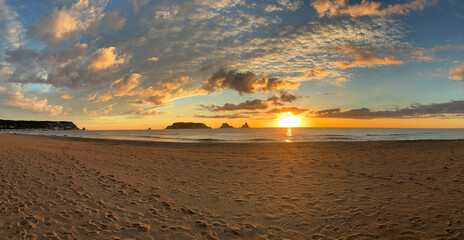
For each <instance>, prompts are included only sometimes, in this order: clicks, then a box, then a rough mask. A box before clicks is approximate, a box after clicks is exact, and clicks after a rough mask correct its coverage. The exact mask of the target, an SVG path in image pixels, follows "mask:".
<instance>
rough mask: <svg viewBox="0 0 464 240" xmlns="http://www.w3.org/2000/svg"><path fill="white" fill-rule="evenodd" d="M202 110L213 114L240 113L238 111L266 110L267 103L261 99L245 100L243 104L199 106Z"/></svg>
mask: <svg viewBox="0 0 464 240" xmlns="http://www.w3.org/2000/svg"><path fill="white" fill-rule="evenodd" d="M201 106H202V107H203V108H205V109H208V110H210V111H213V112H226V111H240V110H263V109H267V108H268V107H269V106H268V103H267V101H265V100H263V99H255V100H247V101H245V102H243V103H239V104H235V103H226V104H224V106H216V105H214V104H212V105H201Z"/></svg>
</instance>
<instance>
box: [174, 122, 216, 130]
mask: <svg viewBox="0 0 464 240" xmlns="http://www.w3.org/2000/svg"><path fill="white" fill-rule="evenodd" d="M201 128H210V127H208V126H206V125H205V124H204V123H194V122H175V123H173V124H172V125H171V126H167V127H166V129H201Z"/></svg>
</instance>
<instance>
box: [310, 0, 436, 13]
mask: <svg viewBox="0 0 464 240" xmlns="http://www.w3.org/2000/svg"><path fill="white" fill-rule="evenodd" d="M435 2H436V1H433V0H414V1H411V2H407V3H399V4H390V5H388V6H387V7H384V8H382V3H381V2H374V1H368V0H363V1H361V2H360V3H359V4H352V5H349V4H348V0H316V1H314V2H312V3H311V6H313V7H314V9H316V12H317V13H318V15H319V17H323V16H325V15H327V16H328V17H334V16H337V15H350V16H352V17H360V16H381V17H384V16H389V15H406V14H409V13H410V12H411V11H421V10H423V9H424V8H425V7H427V6H430V5H432V4H434V3H435Z"/></svg>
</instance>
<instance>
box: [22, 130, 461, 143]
mask: <svg viewBox="0 0 464 240" xmlns="http://www.w3.org/2000/svg"><path fill="white" fill-rule="evenodd" d="M21 134H34V135H37V134H38V135H54V136H68V137H85V138H103V139H124V140H142V141H159V142H315V141H379V140H418V139H464V129H405V128H293V129H291V131H289V130H288V129H285V128H250V129H239V128H238V129H183V130H180V129H170V130H106V131H27V132H21Z"/></svg>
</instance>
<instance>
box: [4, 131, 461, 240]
mask: <svg viewBox="0 0 464 240" xmlns="http://www.w3.org/2000/svg"><path fill="white" fill-rule="evenodd" d="M0 181H1V183H0V236H1V237H0V238H1V239H7V238H13V239H19V238H26V239H34V238H37V239H76V238H77V239H376V238H377V239H464V141H396V142H395V141H392V142H326V143H275V144H266V143H261V144H255V143H253V144H216V143H201V144H194V143H191V144H188V143H149V142H135V141H115V140H114V141H113V140H92V139H73V138H64V137H63V138H60V137H44V136H24V135H7V134H0Z"/></svg>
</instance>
